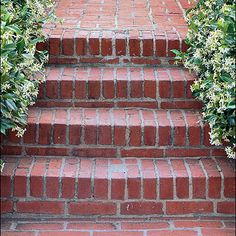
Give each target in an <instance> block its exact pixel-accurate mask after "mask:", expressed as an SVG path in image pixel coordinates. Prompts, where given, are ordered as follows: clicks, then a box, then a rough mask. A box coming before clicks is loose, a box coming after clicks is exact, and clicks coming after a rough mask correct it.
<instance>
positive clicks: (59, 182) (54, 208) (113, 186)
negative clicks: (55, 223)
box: [1, 157, 235, 217]
mask: <svg viewBox="0 0 236 236" xmlns="http://www.w3.org/2000/svg"><path fill="white" fill-rule="evenodd" d="M5 161H6V165H5V168H4V171H3V173H2V176H1V201H2V202H1V203H2V207H1V212H2V213H4V214H5V215H8V216H17V215H21V216H22V215H24V216H36V217H37V215H38V214H44V216H46V217H47V216H48V217H50V216H60V217H78V216H100V215H102V216H104V215H110V216H113V217H123V216H140V215H147V216H148V215H150V216H159V215H160V216H181V215H182V216H183V215H207V216H219V215H233V214H235V201H234V198H235V175H234V169H233V167H232V163H231V162H230V161H229V160H228V159H226V158H199V159H196V158H195V159H193V158H186V159H174V158H169V159H142V158H125V159H99V158H95V159H81V158H75V157H74V158H43V157H42V158H39V157H37V158H32V157H28V158H21V159H15V158H13V157H11V158H9V157H8V158H7V159H6V160H5Z"/></svg>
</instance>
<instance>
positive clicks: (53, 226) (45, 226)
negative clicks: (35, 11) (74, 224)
mask: <svg viewBox="0 0 236 236" xmlns="http://www.w3.org/2000/svg"><path fill="white" fill-rule="evenodd" d="M16 229H17V230H61V229H63V224H62V223H51V222H50V223H30V224H28V223H18V224H17V226H16Z"/></svg>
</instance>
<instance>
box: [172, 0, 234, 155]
mask: <svg viewBox="0 0 236 236" xmlns="http://www.w3.org/2000/svg"><path fill="white" fill-rule="evenodd" d="M186 20H187V22H188V25H189V30H188V33H187V39H186V43H187V44H188V45H189V49H188V50H187V53H181V52H178V51H176V50H174V52H175V54H176V59H178V60H182V62H183V64H184V66H185V67H186V68H188V69H189V70H190V71H194V72H195V73H196V74H197V76H198V79H197V80H196V81H195V83H194V84H193V85H192V92H193V94H194V95H195V96H196V97H197V98H198V99H199V100H201V101H202V102H203V104H204V108H203V117H204V120H205V121H207V122H208V123H209V125H210V128H211V132H210V138H211V140H210V141H211V143H212V144H214V145H220V144H222V142H225V143H226V145H227V147H226V152H227V154H228V156H229V157H232V158H234V157H235V146H236V144H235V139H236V138H235V130H236V128H235V123H236V120H235V119H236V118H235V115H236V114H235V106H236V104H235V92H236V89H235V47H236V42H235V1H233V0H200V1H199V2H198V3H197V4H196V6H195V7H193V8H191V9H189V10H188V11H187V12H186Z"/></svg>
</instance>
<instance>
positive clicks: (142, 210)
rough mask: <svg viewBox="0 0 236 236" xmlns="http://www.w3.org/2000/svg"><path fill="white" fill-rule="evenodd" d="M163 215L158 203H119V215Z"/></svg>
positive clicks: (160, 204) (160, 205)
mask: <svg viewBox="0 0 236 236" xmlns="http://www.w3.org/2000/svg"><path fill="white" fill-rule="evenodd" d="M144 214H146V215H153V214H163V211H162V203H160V202H125V203H121V215H144Z"/></svg>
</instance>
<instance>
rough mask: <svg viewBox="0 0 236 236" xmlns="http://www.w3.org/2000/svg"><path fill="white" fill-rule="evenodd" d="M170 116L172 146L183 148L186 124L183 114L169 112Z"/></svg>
mask: <svg viewBox="0 0 236 236" xmlns="http://www.w3.org/2000/svg"><path fill="white" fill-rule="evenodd" d="M170 115H171V119H172V122H173V125H174V146H185V144H186V124H185V121H184V117H183V114H182V113H181V112H179V111H173V112H172V111H171V112H170Z"/></svg>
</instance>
